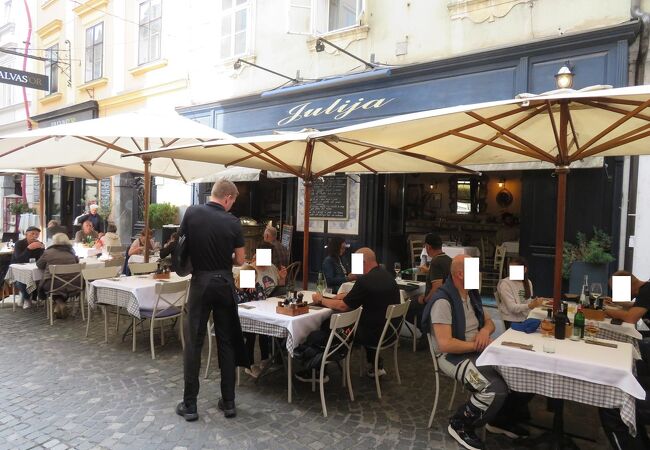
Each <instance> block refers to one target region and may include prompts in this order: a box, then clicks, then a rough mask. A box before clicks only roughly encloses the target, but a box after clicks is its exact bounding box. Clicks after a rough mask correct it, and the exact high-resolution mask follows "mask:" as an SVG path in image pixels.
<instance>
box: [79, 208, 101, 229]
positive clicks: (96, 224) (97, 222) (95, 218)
mask: <svg viewBox="0 0 650 450" xmlns="http://www.w3.org/2000/svg"><path fill="white" fill-rule="evenodd" d="M86 220H90V223H92V224H93V229H94V230H95V231H96V232H98V233H103V232H104V221H103V220H102V218H101V216H100V215H99V214H90V213H88V214H85V215H83V216H81V217H79V220H78V222H79V224H80V225H83V223H84V222H85V221H86Z"/></svg>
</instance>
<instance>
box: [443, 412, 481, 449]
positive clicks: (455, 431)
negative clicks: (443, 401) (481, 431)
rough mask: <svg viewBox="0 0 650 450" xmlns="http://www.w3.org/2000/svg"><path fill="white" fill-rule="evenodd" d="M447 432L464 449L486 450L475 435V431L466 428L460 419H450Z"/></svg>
mask: <svg viewBox="0 0 650 450" xmlns="http://www.w3.org/2000/svg"><path fill="white" fill-rule="evenodd" d="M447 431H448V432H449V434H450V435H451V437H453V438H454V439H456V442H458V443H459V444H460V445H461V446H462V447H463V448H466V449H467V450H484V449H485V446H484V445H483V442H481V440H480V439H479V438H478V436H477V435H476V434H475V433H474V430H473V429H471V428H469V427H466V426H465V425H464V424H463V422H462V421H461V420H458V419H454V418H452V419H449V426H448V427H447Z"/></svg>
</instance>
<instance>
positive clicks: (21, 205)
mask: <svg viewBox="0 0 650 450" xmlns="http://www.w3.org/2000/svg"><path fill="white" fill-rule="evenodd" d="M9 211H10V212H11V214H13V215H14V216H16V224H15V227H16V228H15V229H16V231H18V229H19V228H18V227H20V215H21V214H25V213H31V214H36V210H35V209H34V208H30V207H29V205H28V204H27V202H16V203H12V204H11V205H9Z"/></svg>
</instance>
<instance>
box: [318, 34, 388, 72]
mask: <svg viewBox="0 0 650 450" xmlns="http://www.w3.org/2000/svg"><path fill="white" fill-rule="evenodd" d="M325 44H327V45H329V46H330V47H333V48H335V49H337V50H338V51H340V52H341V53H345V54H346V55H348V56H349V57H350V58H353V59H356V60H357V61H359V62H362V63H363V64H365V66H366V67H367V68H368V69H374V68H376V67H377V64H374V63H371V62H368V61H365V60H363V59H361V58H359V57H358V56H356V55H353V54H352V53H350V52H348V51H347V50H344V49H342V48H341V47H339V46H338V45H335V44H332V43H331V42H330V41H328V40H327V39H325V38H318V39H317V40H316V51H317V52H319V53H320V52H322V51H323V50H325Z"/></svg>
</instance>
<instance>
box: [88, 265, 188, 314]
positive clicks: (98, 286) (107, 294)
mask: <svg viewBox="0 0 650 450" xmlns="http://www.w3.org/2000/svg"><path fill="white" fill-rule="evenodd" d="M189 278H190V276H187V277H179V276H178V275H176V274H175V273H172V274H171V276H170V278H169V281H180V280H187V279H189ZM164 282H167V280H163V281H161V280H154V279H153V277H152V276H151V275H136V276H131V277H119V278H118V279H113V278H108V279H104V280H95V281H93V282H92V283H91V286H92V289H91V290H90V292H89V295H88V303H89V304H90V306H91V307H94V306H95V305H96V304H97V303H102V304H108V305H116V306H122V307H124V308H126V309H127V311H128V312H129V313H130V314H131V315H133V316H135V317H137V318H140V310H141V309H144V310H153V308H154V306H155V305H156V284H157V283H164Z"/></svg>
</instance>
